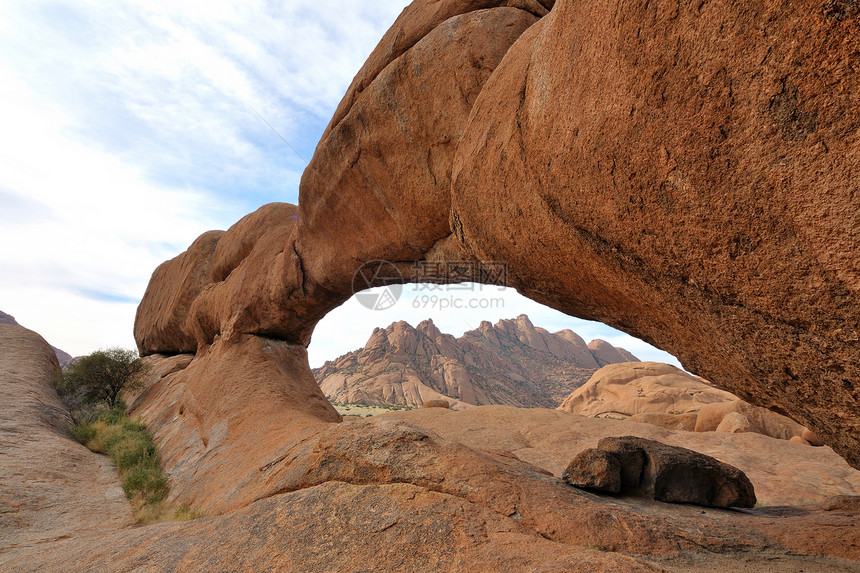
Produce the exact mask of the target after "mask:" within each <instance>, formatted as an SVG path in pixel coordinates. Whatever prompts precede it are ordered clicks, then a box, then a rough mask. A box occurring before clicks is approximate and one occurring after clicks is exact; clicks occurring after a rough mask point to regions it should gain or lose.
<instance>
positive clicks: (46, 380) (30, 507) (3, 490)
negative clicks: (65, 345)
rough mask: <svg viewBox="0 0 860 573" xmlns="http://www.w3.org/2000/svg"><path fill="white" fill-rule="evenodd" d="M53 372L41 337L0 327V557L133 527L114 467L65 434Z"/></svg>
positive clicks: (53, 361)
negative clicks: (26, 548)
mask: <svg viewBox="0 0 860 573" xmlns="http://www.w3.org/2000/svg"><path fill="white" fill-rule="evenodd" d="M59 370H60V366H59V364H58V363H57V358H56V355H55V353H54V350H53V349H52V347H51V346H50V345H49V344H48V343H47V342H45V340H44V339H43V338H42V337H41V336H39V335H38V334H36V333H35V332H32V331H30V330H27V329H25V328H23V327H21V326H16V325H11V324H2V323H0V460H2V461H0V556H2V555H3V554H4V552H6V551H8V550H10V549H11V548H15V547H20V546H28V545H29V546H32V545H36V546H38V544H41V543H45V542H48V541H53V540H56V539H62V538H65V537H68V536H70V535H72V534H80V533H82V532H87V533H93V532H102V533H104V532H105V531H114V530H115V529H117V528H120V527H122V526H125V525H128V524H130V523H132V522H133V519H132V515H131V506H130V505H129V503H128V501H126V499H125V495H124V494H123V491H122V488H121V487H120V483H119V477H118V476H117V474H116V471H115V470H114V468H113V466H112V465H111V464H110V462H109V461H108V460H107V458H105V457H104V456H99V455H97V454H94V453H92V452H90V451H89V450H88V449H86V448H85V447H84V446H82V445H80V444H78V443H77V442H75V441H74V440H73V439H72V437H71V436H69V434H68V432H67V430H66V424H67V423H68V421H67V417H66V415H65V413H64V412H65V409H64V408H63V405H62V404H61V403H60V400H59V398H57V394H56V392H55V391H54V388H53V386H52V381H53V379H54V377H55V376H56V375H57V373H58V372H59ZM0 560H2V557H0ZM0 568H2V567H0Z"/></svg>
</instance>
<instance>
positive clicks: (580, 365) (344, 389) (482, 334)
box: [314, 315, 638, 409]
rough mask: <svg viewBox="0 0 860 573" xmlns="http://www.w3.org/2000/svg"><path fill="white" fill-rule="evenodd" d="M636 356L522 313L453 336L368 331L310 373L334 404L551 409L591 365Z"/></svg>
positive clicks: (429, 327)
mask: <svg viewBox="0 0 860 573" xmlns="http://www.w3.org/2000/svg"><path fill="white" fill-rule="evenodd" d="M630 361H638V359H637V358H636V357H635V356H633V355H632V354H630V353H629V352H628V351H626V350H624V349H623V348H615V347H614V346H612V345H611V344H609V343H608V342H605V341H603V340H593V341H591V342H590V343H589V344H588V345H586V343H585V341H584V340H583V339H582V338H580V337H579V336H578V335H577V334H576V333H575V332H573V331H571V330H568V329H566V330H562V331H559V332H556V333H550V332H549V331H547V330H546V329H543V328H539V327H535V326H534V325H533V324H532V323H531V321H530V320H529V318H528V317H527V316H526V315H520V316H519V317H517V318H516V319H513V320H501V321H499V322H498V323H496V324H495V325H492V324H490V323H489V322H486V321H484V322H482V323H481V325H480V326H479V327H478V328H477V329H475V330H470V331H468V332H466V333H465V334H463V336H461V337H460V338H455V337H454V336H451V335H450V334H443V333H442V332H440V331H439V329H438V328H437V327H436V325H434V324H433V321H432V320H425V321H423V322H421V323H420V324H419V325H418V326H417V327H415V328H413V327H412V326H410V325H409V324H408V323H406V322H403V321H400V322H396V323H394V324H391V325H390V326H388V327H387V328H385V329H382V328H377V329H374V331H373V334H372V335H371V336H370V339H369V340H368V341H367V344H366V345H365V346H364V348H361V349H359V350H356V351H354V352H350V353H348V354H345V355H344V356H341V357H339V358H337V359H335V360H333V361H330V362H326V363H325V364H324V365H323V366H322V367H321V368H318V369H315V370H314V377H315V378H316V380H317V382H318V383H319V385H320V388H321V389H322V391H323V393H324V394H325V395H326V397H328V398H329V399H330V400H333V401H336V402H358V403H366V404H401V405H405V406H412V407H420V406H421V405H423V404H424V402H426V401H428V400H449V402H451V405H452V407H453V408H455V409H459V408H465V407H469V406H470V405H476V406H480V405H487V404H502V405H509V406H519V407H523V408H534V407H543V408H554V407H556V406H558V405H559V404H560V403H561V401H562V400H563V399H564V398H565V397H567V396H568V395H569V394H570V392H571V391H573V389H575V388H577V387H578V386H580V385H582V384H583V383H584V382H585V381H586V380H588V379H589V378H590V377H591V375H592V374H594V373H595V372H596V371H597V370H598V368H600V367H601V366H605V365H607V364H612V363H616V362H630Z"/></svg>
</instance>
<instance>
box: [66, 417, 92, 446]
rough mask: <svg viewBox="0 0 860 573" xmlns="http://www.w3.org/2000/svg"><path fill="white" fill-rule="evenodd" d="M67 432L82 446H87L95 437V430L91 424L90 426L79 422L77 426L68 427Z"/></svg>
mask: <svg viewBox="0 0 860 573" xmlns="http://www.w3.org/2000/svg"><path fill="white" fill-rule="evenodd" d="M69 432H71V434H72V437H74V438H75V439H76V440H77V441H79V442H80V443H82V444H84V445H87V444H88V443H89V442H90V441H91V440H92V439H93V438H94V437H95V436H96V432H97V430H96V428H95V427H94V426H93V424H90V423H88V422H81V423H79V424H75V425H73V426H70V427H69ZM90 449H92V448H90Z"/></svg>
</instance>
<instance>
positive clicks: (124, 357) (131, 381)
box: [55, 348, 200, 523]
mask: <svg viewBox="0 0 860 573" xmlns="http://www.w3.org/2000/svg"><path fill="white" fill-rule="evenodd" d="M147 370H148V366H147V365H146V363H144V362H143V361H142V360H141V359H140V358H138V357H137V353H136V352H134V351H133V350H125V349H122V348H111V349H108V350H100V351H98V352H94V353H93V354H90V355H89V356H86V357H84V358H82V359H80V360H79V361H77V362H75V363H73V364H70V365H69V366H67V367H66V368H65V369H64V370H63V372H62V373H61V374H60V375H59V376H58V377H57V379H56V382H55V385H56V388H57V393H58V394H59V395H60V397H61V398H62V399H63V401H64V403H65V404H66V406H67V408H68V411H69V416H70V419H71V423H70V424H69V432H70V433H71V434H72V436H73V437H74V438H75V439H76V440H77V441H79V442H80V443H82V444H83V445H85V446H86V447H87V448H89V449H90V450H92V451H93V452H96V453H99V454H104V455H107V456H110V458H111V460H113V463H114V466H116V469H117V472H118V473H119V475H120V479H121V480H122V489H123V492H125V495H126V497H127V498H128V499H129V501H130V502H131V504H132V508H133V509H134V514H135V517H136V518H137V520H138V521H139V522H142V523H154V522H157V521H166V520H170V519H178V520H188V519H195V518H197V517H200V514H199V513H198V512H196V511H194V510H192V509H191V508H190V507H188V506H187V505H183V506H181V507H180V508H178V509H175V508H173V507H172V506H171V505H170V504H168V503H167V501H166V498H167V489H168V483H167V476H165V475H164V473H163V472H162V471H161V463H160V460H159V456H158V452H157V451H156V448H155V442H154V441H153V439H152V436H151V435H150V433H149V431H148V430H147V428H146V425H145V424H143V423H141V422H140V421H139V420H132V419H131V418H129V416H128V413H127V411H126V409H127V408H126V404H125V402H124V401H123V399H122V393H123V391H125V390H132V389H137V388H138V387H140V386H141V385H142V379H141V376H142V374H144V373H146V371H147Z"/></svg>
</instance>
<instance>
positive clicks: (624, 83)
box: [135, 0, 860, 505]
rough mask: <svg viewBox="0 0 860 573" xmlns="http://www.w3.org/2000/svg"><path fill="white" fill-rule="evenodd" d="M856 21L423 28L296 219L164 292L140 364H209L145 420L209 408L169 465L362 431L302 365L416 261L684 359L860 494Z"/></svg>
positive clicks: (716, 16)
mask: <svg viewBox="0 0 860 573" xmlns="http://www.w3.org/2000/svg"><path fill="white" fill-rule="evenodd" d="M831 4H833V3H829V4H827V6H830V5H831ZM548 9H551V11H549V12H548ZM833 10H835V8H834V9H830V8H827V7H826V6H825V7H824V8H822V5H821V4H820V3H813V2H788V1H776V0H775V1H772V2H768V3H764V4H762V3H752V2H735V3H730V4H728V5H726V4H719V5H717V4H711V3H700V4H699V5H697V6H696V5H683V6H682V5H680V4H678V3H677V2H675V1H669V0H658V1H657V2H653V1H651V2H648V1H645V0H641V1H633V2H619V1H618V0H600V1H597V2H581V1H579V0H558V1H557V2H556V3H555V5H554V6H553V5H552V2H541V3H538V2H536V1H535V0H512V1H510V2H506V1H499V0H496V1H490V0H484V1H478V0H472V1H468V0H447V1H441V2H431V1H430V0H417V1H416V2H414V3H413V4H412V5H411V6H409V7H408V8H407V9H406V10H405V11H404V13H403V14H402V15H401V16H400V18H399V19H398V20H397V22H396V23H395V24H394V26H393V27H392V29H391V30H390V31H389V32H388V33H387V34H386V35H385V37H384V38H383V39H382V41H381V42H380V44H379V46H378V47H377V49H376V50H375V51H374V52H373V54H372V55H371V57H370V58H369V60H368V62H367V63H366V64H365V66H364V68H362V70H361V71H360V72H359V74H358V75H357V76H356V79H355V80H354V82H353V85H352V86H351V87H350V89H349V91H348V92H347V95H346V96H345V98H344V100H343V102H342V103H341V105H340V107H339V108H338V110H337V112H336V113H335V116H334V118H333V120H332V122H331V124H330V126H329V128H328V129H327V130H326V132H325V134H324V135H323V138H322V140H321V141H320V143H319V145H318V147H317V149H316V152H315V154H314V157H313V159H312V161H311V163H310V164H309V166H308V168H307V170H306V172H305V174H304V177H303V179H302V183H301V188H300V200H299V206H298V207H294V206H291V205H285V204H273V205H267V206H265V207H263V208H261V209H260V210H258V211H257V212H255V213H252V214H251V215H248V216H247V217H245V218H244V219H242V220H241V221H239V222H238V223H237V224H236V225H234V226H233V227H232V228H231V229H230V230H228V231H227V232H226V233H221V232H211V233H207V234H205V235H203V236H201V237H200V238H199V239H198V240H197V241H196V242H195V243H194V244H193V245H192V246H191V247H190V248H189V250H188V251H187V252H186V253H184V254H182V255H180V256H179V257H177V258H176V259H173V260H172V261H168V262H167V263H165V264H164V265H162V266H161V267H159V269H157V270H156V272H155V274H154V275H153V279H152V281H151V282H150V285H149V288H148V289H147V293H146V295H145V296H144V299H143V301H142V303H141V305H140V308H139V309H138V314H137V320H136V324H135V337H136V340H137V342H138V346H139V348H140V351H141V353H142V354H145V355H146V354H154V353H163V354H177V353H195V354H196V357H195V359H194V360H193V361H192V362H191V364H190V366H188V368H185V369H184V370H182V371H180V372H176V373H170V374H169V375H165V377H164V378H163V379H162V381H161V382H160V383H159V384H158V385H157V387H154V388H152V389H151V390H150V391H149V392H148V393H147V394H146V395H145V396H144V397H143V398H142V401H141V408H142V409H143V410H145V412H146V415H147V417H148V418H149V419H150V420H154V419H160V420H162V421H164V420H167V419H172V420H174V423H176V422H175V420H179V418H177V416H180V415H184V414H182V412H184V411H185V410H184V409H183V410H182V412H179V410H180V406H179V404H181V403H185V402H188V403H190V402H192V401H193V402H194V403H195V404H196V405H197V406H196V407H194V408H192V410H193V411H195V412H197V414H196V417H194V419H193V420H187V421H185V422H184V423H179V424H178V425H177V426H176V427H175V428H174V429H172V430H170V431H169V432H168V431H166V430H165V431H164V432H163V433H162V437H161V439H163V440H171V439H173V440H179V441H181V440H190V442H189V443H191V442H193V443H194V444H196V445H195V446H194V447H195V448H196V450H194V451H195V452H196V453H194V455H193V456H191V458H193V459H195V460H198V461H199V460H203V459H208V458H207V456H210V457H211V456H212V455H214V454H212V453H211V451H212V449H213V448H212V447H211V445H210V444H214V443H217V444H222V445H223V444H227V443H228V442H227V441H224V436H223V432H224V431H226V430H224V429H223V428H224V427H226V426H223V427H222V426H220V425H219V423H220V422H221V421H223V420H232V421H233V422H234V424H233V425H232V426H230V432H232V433H233V435H234V437H235V436H237V435H238V436H241V433H242V432H243V431H247V432H251V433H254V434H255V436H256V437H252V436H246V437H245V438H241V437H240V438H238V439H239V440H240V441H242V440H244V441H243V442H242V444H243V445H242V447H243V448H250V450H249V451H250V452H251V453H250V454H244V455H246V459H247V456H250V458H253V459H256V458H254V456H255V455H257V454H258V457H259V458H260V459H264V458H266V457H267V456H270V454H271V453H272V451H273V448H274V449H275V450H277V443H276V440H277V439H283V440H290V439H292V437H294V436H295V435H297V433H301V432H306V431H309V430H307V428H310V427H312V426H314V425H315V424H319V423H322V422H331V421H337V420H338V419H339V416H338V415H337V414H336V413H335V412H334V411H333V410H332V409H331V407H330V406H328V404H327V402H326V401H325V399H324V397H323V396H322V395H321V393H320V392H319V389H318V388H317V387H316V385H315V384H314V381H313V379H312V377H311V376H310V372H309V369H308V366H307V357H306V354H305V351H304V347H305V346H306V345H307V343H308V342H309V340H310V336H311V333H312V331H313V327H314V325H315V324H316V322H317V321H318V320H319V319H320V318H321V317H322V316H324V315H325V313H326V312H328V311H329V310H331V309H332V308H335V307H336V306H338V305H339V304H341V303H342V302H343V301H345V300H346V299H347V298H349V296H351V295H352V294H353V293H352V278H353V275H354V273H355V271H356V269H357V268H358V267H359V266H360V265H361V264H362V263H364V262H365V261H369V260H377V259H382V260H387V261H391V262H393V263H395V264H397V265H398V267H399V268H400V270H401V272H402V274H403V275H404V280H407V281H408V280H412V279H413V278H416V277H414V276H413V273H414V272H415V271H414V268H413V264H414V262H415V261H464V260H465V261H485V262H486V261H504V262H506V263H507V265H508V276H507V283H508V285H509V286H513V287H515V288H517V290H519V291H520V292H522V293H523V294H525V295H526V296H529V297H530V298H533V299H535V300H537V301H539V302H542V303H544V304H547V305H549V306H552V307H554V308H557V309H559V310H561V311H563V312H566V313H568V314H572V315H576V316H580V317H583V318H587V319H592V320H599V321H602V322H605V323H607V324H609V325H611V326H614V327H616V328H619V329H621V330H624V331H626V332H629V333H630V334H633V335H635V336H637V337H640V338H642V339H644V340H646V341H648V342H650V343H652V344H654V345H656V346H658V347H661V348H663V349H665V350H667V351H669V352H671V353H673V354H674V355H676V356H678V357H679V359H680V360H681V361H682V363H683V364H684V365H685V367H686V368H687V369H688V370H690V371H692V372H694V373H696V374H699V375H702V376H704V377H706V378H708V379H709V380H712V381H713V382H714V383H715V384H717V385H719V386H721V387H722V388H725V389H727V390H730V391H732V392H734V393H735V394H737V395H739V396H741V397H743V398H745V399H747V400H749V401H751V402H753V403H757V404H760V405H764V406H768V407H771V408H774V409H777V410H778V411H781V412H785V413H788V414H790V415H791V416H792V417H794V418H795V419H797V420H798V421H800V422H801V423H803V424H805V425H806V426H808V427H810V428H813V429H815V431H816V432H817V433H818V434H819V435H820V436H822V437H823V438H824V440H825V441H826V442H827V443H828V444H829V445H831V446H833V448H834V449H836V450H837V451H838V452H839V453H840V454H842V455H843V456H845V457H846V459H848V460H849V462H850V463H851V464H852V465H854V466H855V467H860V456H858V452H860V447H858V446H860V438H858V436H860V408H858V397H860V387H858V385H860V369H858V368H860V367H858V364H860V310H858V309H860V307H858V304H857V302H858V292H860V247H858V245H860V197H858V190H857V189H858V188H857V184H856V183H855V182H854V181H855V177H856V175H855V174H856V173H858V171H860V141H858V135H860V85H858V84H860V82H858V76H857V71H856V70H860V60H858V57H857V54H858V53H860V37H858V35H857V34H856V26H857V25H858V17H857V14H856V13H854V12H851V13H849V12H850V11H849V12H845V13H844V14H842V13H841V12H840V13H835V12H834V11H833ZM789 39H791V40H792V41H788V40H789ZM794 40H797V41H794ZM834 86H835V87H834ZM421 278H422V279H423V280H426V279H427V278H428V277H427V276H426V275H425V276H422V277H421ZM438 279H439V280H444V277H438ZM237 387H240V388H241V390H240V391H237V389H236V388H237ZM237 395H241V399H239V398H238V397H237ZM183 401H184V402H183ZM171 416H173V417H174V418H171ZM251 419H253V420H254V421H253V422H252V421H251ZM180 421H181V420H180ZM224 423H225V424H226V422H224ZM261 435H263V436H275V437H273V438H272V440H275V441H267V440H261V439H260V438H259V436H261ZM183 436H184V437H183ZM192 438H193V439H192ZM219 440H220V441H219ZM224 447H226V445H225V446H224ZM237 447H238V446H237ZM216 449H217V448H216ZM183 451H184V452H185V453H186V454H187V453H188V449H187V448H186V449H185V450H183ZM238 451H242V452H244V451H245V450H238ZM255 452H256V454H255ZM224 455H226V454H224ZM195 456H196V457H195ZM189 459H190V458H189ZM169 462H170V460H168V463H169ZM176 463H177V464H179V461H178V460H176ZM192 466H194V463H191V462H189V463H188V464H185V466H183V467H186V469H187V471H188V472H191V469H190V468H191V467H192ZM198 469H199V468H195V469H194V474H195V476H196V479H198V480H203V479H221V480H226V481H230V480H233V481H237V480H238V479H239V478H238V477H236V476H237V470H236V468H235V467H232V468H231V467H228V466H224V467H216V466H215V465H212V466H211V468H210V469H211V471H212V473H210V474H208V475H204V474H206V471H203V470H201V471H200V475H197V471H198ZM180 470H181V468H180ZM261 471H262V470H261ZM238 473H241V472H238ZM189 475H191V474H189ZM243 479H244V478H243ZM243 483H245V485H243V486H242V487H246V486H247V483H246V482H243ZM247 487H251V486H247ZM247 487H246V489H247ZM261 487H262V486H261ZM251 490H253V487H251ZM237 491H238V490H237ZM237 495H239V494H238V493H237ZM242 495H244V496H246V497H247V495H252V494H249V493H247V491H246V492H245V493H243V494H242ZM237 499H238V498H237ZM242 499H245V498H244V497H243V498H242ZM225 503H227V504H228V505H229V503H230V502H225ZM236 503H238V501H236Z"/></svg>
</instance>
